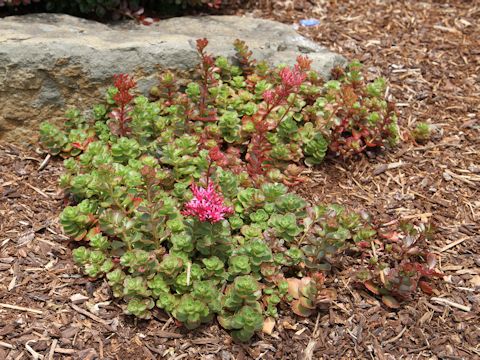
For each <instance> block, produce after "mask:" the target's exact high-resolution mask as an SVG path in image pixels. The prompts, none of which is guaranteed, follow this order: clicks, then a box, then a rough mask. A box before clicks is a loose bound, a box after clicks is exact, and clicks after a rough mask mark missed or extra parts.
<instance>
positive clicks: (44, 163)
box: [38, 154, 52, 171]
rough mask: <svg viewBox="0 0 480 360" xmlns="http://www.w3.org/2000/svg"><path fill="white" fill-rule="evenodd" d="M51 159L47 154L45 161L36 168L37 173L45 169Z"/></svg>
mask: <svg viewBox="0 0 480 360" xmlns="http://www.w3.org/2000/svg"><path fill="white" fill-rule="evenodd" d="M51 157H52V155H50V154H47V156H46V157H45V159H44V160H43V161H42V163H41V164H40V166H39V167H38V171H40V170H43V169H45V167H46V166H47V165H48V163H49V161H50V159H51Z"/></svg>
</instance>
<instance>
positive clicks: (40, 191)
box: [25, 183, 50, 199]
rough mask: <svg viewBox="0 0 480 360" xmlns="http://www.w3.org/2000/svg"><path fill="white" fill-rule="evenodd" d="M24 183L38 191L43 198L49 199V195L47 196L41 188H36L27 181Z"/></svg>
mask: <svg viewBox="0 0 480 360" xmlns="http://www.w3.org/2000/svg"><path fill="white" fill-rule="evenodd" d="M25 185H27V186H28V187H29V188H30V189H32V190H35V191H36V192H37V193H39V194H40V195H42V196H43V197H44V198H47V199H50V196H48V195H47V194H45V193H44V192H43V191H42V190H40V189H39V188H36V187H35V186H33V185H30V184H29V183H25Z"/></svg>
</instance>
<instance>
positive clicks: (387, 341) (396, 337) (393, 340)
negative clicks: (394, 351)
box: [382, 326, 407, 346]
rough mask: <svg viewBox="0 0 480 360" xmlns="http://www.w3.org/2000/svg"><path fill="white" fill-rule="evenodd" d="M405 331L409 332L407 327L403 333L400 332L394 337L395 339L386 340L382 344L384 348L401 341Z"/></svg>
mask: <svg viewBox="0 0 480 360" xmlns="http://www.w3.org/2000/svg"><path fill="white" fill-rule="evenodd" d="M405 331H407V327H406V326H405V327H404V328H403V329H402V331H400V332H399V333H398V335H397V336H394V337H393V338H390V339H388V340H385V341H384V342H382V346H384V345H387V344H390V343H392V342H395V341H397V340H398V339H400V338H401V337H402V335H403V333H404V332H405Z"/></svg>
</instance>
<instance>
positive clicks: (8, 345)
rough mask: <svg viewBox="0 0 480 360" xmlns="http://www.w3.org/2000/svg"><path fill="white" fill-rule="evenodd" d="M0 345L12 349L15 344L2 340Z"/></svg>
mask: <svg viewBox="0 0 480 360" xmlns="http://www.w3.org/2000/svg"><path fill="white" fill-rule="evenodd" d="M0 346H1V347H4V348H7V349H12V350H13V349H15V346H13V345H12V344H9V343H6V342H3V341H0Z"/></svg>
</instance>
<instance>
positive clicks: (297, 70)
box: [263, 56, 311, 105]
mask: <svg viewBox="0 0 480 360" xmlns="http://www.w3.org/2000/svg"><path fill="white" fill-rule="evenodd" d="M310 64H311V60H309V59H308V58H307V57H302V56H299V57H298V58H297V63H296V64H295V65H294V66H293V68H289V67H288V66H286V67H284V68H283V69H282V70H280V78H281V79H282V83H281V84H280V85H279V86H277V87H276V88H275V89H273V90H267V91H265V92H264V93H263V99H264V100H265V101H266V102H267V104H270V105H279V104H280V103H282V102H284V101H285V100H286V99H287V98H288V96H289V95H290V94H291V93H294V92H296V91H298V87H299V86H300V85H302V84H303V82H304V81H305V79H306V78H307V73H306V72H307V71H308V70H309V69H310Z"/></svg>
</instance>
